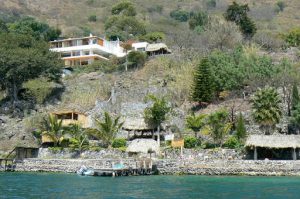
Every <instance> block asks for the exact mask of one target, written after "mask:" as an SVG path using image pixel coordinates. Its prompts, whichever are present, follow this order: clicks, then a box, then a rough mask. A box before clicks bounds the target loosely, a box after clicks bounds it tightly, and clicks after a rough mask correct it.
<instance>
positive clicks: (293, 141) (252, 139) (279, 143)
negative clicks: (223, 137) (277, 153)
mask: <svg viewBox="0 0 300 199" xmlns="http://www.w3.org/2000/svg"><path fill="white" fill-rule="evenodd" d="M245 146H246V147H264V148H300V135H250V136H249V137H248V138H247V140H246V144H245Z"/></svg>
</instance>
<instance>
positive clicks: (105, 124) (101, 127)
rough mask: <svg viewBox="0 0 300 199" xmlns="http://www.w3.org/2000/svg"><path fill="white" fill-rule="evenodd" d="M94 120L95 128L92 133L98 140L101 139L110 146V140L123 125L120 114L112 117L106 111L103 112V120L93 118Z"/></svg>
mask: <svg viewBox="0 0 300 199" xmlns="http://www.w3.org/2000/svg"><path fill="white" fill-rule="evenodd" d="M95 121H96V125H97V129H96V131H95V132H94V135H95V136H96V137H97V138H98V139H99V140H103V141H104V142H105V144H107V145H108V147H111V144H112V141H113V140H114V139H115V138H116V135H117V133H118V131H119V130H120V128H121V127H122V126H123V122H120V116H118V117H116V118H113V117H112V116H111V115H110V114H109V113H108V112H104V120H103V121H101V120H100V119H95Z"/></svg>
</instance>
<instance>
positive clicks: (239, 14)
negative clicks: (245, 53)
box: [224, 1, 257, 38]
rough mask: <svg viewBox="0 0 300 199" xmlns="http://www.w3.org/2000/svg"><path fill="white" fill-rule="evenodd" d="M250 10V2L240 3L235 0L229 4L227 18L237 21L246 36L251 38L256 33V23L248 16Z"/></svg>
mask: <svg viewBox="0 0 300 199" xmlns="http://www.w3.org/2000/svg"><path fill="white" fill-rule="evenodd" d="M249 11H250V9H249V6H248V4H245V5H239V4H238V3H236V2H235V1H234V2H233V3H232V4H231V5H229V6H228V8H227V10H226V13H225V14H224V15H225V19H226V20H228V21H233V22H235V23H236V24H237V25H238V26H239V27H240V30H241V32H242V33H243V34H244V36H245V37H246V38H251V37H253V35H254V34H255V33H256V30H257V28H256V25H255V23H254V22H253V21H252V20H251V19H250V18H249V17H248V15H247V13H248V12H249Z"/></svg>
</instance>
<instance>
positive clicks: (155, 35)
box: [140, 32, 165, 43]
mask: <svg viewBox="0 0 300 199" xmlns="http://www.w3.org/2000/svg"><path fill="white" fill-rule="evenodd" d="M140 39H141V40H142V41H147V42H149V43H153V42H158V41H162V40H164V39H165V34H164V33H163V32H149V33H147V34H146V35H144V36H141V37H140Z"/></svg>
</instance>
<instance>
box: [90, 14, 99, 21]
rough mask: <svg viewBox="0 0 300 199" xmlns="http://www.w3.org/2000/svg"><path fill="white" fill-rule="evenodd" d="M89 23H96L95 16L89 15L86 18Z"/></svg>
mask: <svg viewBox="0 0 300 199" xmlns="http://www.w3.org/2000/svg"><path fill="white" fill-rule="evenodd" d="M88 20H89V22H96V21H97V16H96V15H91V16H89V18H88Z"/></svg>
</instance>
